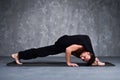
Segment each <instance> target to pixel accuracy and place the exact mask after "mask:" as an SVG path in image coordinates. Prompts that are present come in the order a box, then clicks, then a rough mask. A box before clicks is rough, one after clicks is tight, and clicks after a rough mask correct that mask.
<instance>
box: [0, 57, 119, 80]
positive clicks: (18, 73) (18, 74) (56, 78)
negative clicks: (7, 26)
mask: <svg viewBox="0 0 120 80" xmlns="http://www.w3.org/2000/svg"><path fill="white" fill-rule="evenodd" d="M100 59H101V60H102V61H107V62H111V63H113V64H115V66H114V67H113V66H112V67H59V66H58V67H51V66H47V67H44V66H29V67H27V66H26V67H25V66H24V67H10V66H6V63H8V62H11V61H12V59H11V58H10V57H0V80H120V57H100ZM30 61H51V62H54V61H55V62H57V61H58V62H64V61H65V59H64V57H46V58H37V59H32V60H28V62H30ZM72 61H74V62H78V61H79V60H78V59H76V58H74V57H73V58H72ZM24 62H26V61H24Z"/></svg>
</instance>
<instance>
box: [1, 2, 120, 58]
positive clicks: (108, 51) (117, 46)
mask: <svg viewBox="0 0 120 80" xmlns="http://www.w3.org/2000/svg"><path fill="white" fill-rule="evenodd" d="M119 32H120V0H0V56H9V55H10V54H11V53H13V52H17V51H21V50H25V49H29V48H33V47H34V48H37V47H42V46H46V45H51V44H53V43H54V42H55V41H56V40H57V38H59V37H60V36H62V35H64V34H69V35H74V34H87V35H89V36H90V37H91V40H92V43H93V47H94V51H95V53H96V55H97V56H120V33H119Z"/></svg>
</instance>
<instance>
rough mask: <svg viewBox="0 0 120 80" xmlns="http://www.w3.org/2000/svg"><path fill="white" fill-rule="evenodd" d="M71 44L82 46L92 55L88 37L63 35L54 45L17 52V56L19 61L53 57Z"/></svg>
mask: <svg viewBox="0 0 120 80" xmlns="http://www.w3.org/2000/svg"><path fill="white" fill-rule="evenodd" d="M72 44H78V45H83V46H84V48H85V50H86V51H89V52H90V53H92V54H94V51H93V48H92V44H91V41H90V38H89V36H87V35H73V36H67V35H64V36H62V37H60V38H59V39H58V40H57V41H56V42H55V44H54V45H50V46H45V47H40V48H32V49H28V50H25V51H20V52H18V55H19V59H32V58H36V57H45V56H48V55H55V54H59V53H62V52H65V49H66V48H67V47H68V46H70V45H72Z"/></svg>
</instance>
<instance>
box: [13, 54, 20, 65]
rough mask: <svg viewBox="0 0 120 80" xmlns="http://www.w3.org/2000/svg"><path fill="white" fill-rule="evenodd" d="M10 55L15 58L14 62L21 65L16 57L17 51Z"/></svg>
mask: <svg viewBox="0 0 120 80" xmlns="http://www.w3.org/2000/svg"><path fill="white" fill-rule="evenodd" d="M11 57H12V58H13V59H14V60H15V62H16V63H17V64H19V65H22V63H21V62H20V60H19V59H18V53H14V54H12V55H11Z"/></svg>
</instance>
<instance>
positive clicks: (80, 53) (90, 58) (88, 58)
mask: <svg viewBox="0 0 120 80" xmlns="http://www.w3.org/2000/svg"><path fill="white" fill-rule="evenodd" d="M72 54H73V55H74V56H76V57H78V58H81V59H82V60H83V61H85V62H87V65H88V66H90V65H92V63H93V62H94V61H95V55H94V54H92V53H90V52H88V51H85V50H84V49H82V50H81V49H78V50H76V51H73V52H72Z"/></svg>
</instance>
